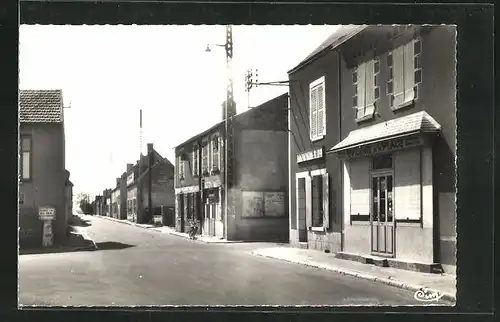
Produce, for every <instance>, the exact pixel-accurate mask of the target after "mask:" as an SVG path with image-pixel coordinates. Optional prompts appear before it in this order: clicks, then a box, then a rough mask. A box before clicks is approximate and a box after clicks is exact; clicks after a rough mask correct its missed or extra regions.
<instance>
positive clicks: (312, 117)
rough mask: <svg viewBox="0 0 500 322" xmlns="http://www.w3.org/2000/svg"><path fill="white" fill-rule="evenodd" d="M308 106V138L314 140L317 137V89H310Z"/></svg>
mask: <svg viewBox="0 0 500 322" xmlns="http://www.w3.org/2000/svg"><path fill="white" fill-rule="evenodd" d="M309 95H310V104H309V123H310V137H311V140H314V139H316V137H317V136H318V116H317V113H318V91H317V88H312V89H311V91H310V94H309Z"/></svg>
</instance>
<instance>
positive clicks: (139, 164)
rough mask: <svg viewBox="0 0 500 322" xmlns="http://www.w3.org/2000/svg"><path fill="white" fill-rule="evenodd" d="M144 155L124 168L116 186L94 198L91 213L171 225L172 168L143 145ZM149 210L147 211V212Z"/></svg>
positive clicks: (167, 162)
mask: <svg viewBox="0 0 500 322" xmlns="http://www.w3.org/2000/svg"><path fill="white" fill-rule="evenodd" d="M147 151H148V153H147V155H142V154H141V156H140V158H139V160H137V161H136V163H135V164H134V163H129V164H127V165H126V169H125V171H124V172H123V173H122V174H121V175H120V176H119V177H117V178H116V185H115V186H114V187H112V188H109V189H105V190H104V191H103V192H102V194H101V195H98V196H96V197H95V201H94V204H95V213H96V214H97V215H101V216H109V217H113V218H116V219H124V220H129V221H131V222H135V223H141V224H144V223H156V224H159V225H165V226H173V225H174V212H175V210H174V207H175V203H174V165H173V164H172V163H171V162H170V161H169V160H168V159H167V158H164V157H163V156H161V155H160V154H159V153H158V152H157V151H156V150H155V149H154V147H153V144H152V143H148V144H147ZM150 209H151V211H150Z"/></svg>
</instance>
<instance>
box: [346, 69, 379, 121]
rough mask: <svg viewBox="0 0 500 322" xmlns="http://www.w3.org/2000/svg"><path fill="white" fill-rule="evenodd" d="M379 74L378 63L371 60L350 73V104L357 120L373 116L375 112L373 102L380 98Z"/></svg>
mask: <svg viewBox="0 0 500 322" xmlns="http://www.w3.org/2000/svg"><path fill="white" fill-rule="evenodd" d="M379 72H380V62H379V60H378V59H373V60H370V61H367V62H364V63H362V64H360V65H358V66H357V67H356V68H355V69H354V71H353V73H352V81H353V86H352V88H353V100H352V103H353V108H354V109H356V119H357V120H361V119H365V118H368V117H370V116H373V114H374V112H375V102H376V100H378V99H379V96H380V89H379V82H378V78H379Z"/></svg>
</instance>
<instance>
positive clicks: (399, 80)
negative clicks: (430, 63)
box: [387, 39, 422, 108]
mask: <svg viewBox="0 0 500 322" xmlns="http://www.w3.org/2000/svg"><path fill="white" fill-rule="evenodd" d="M421 53H422V42H421V40H420V39H414V40H412V41H410V42H409V43H407V44H405V45H403V46H400V47H398V48H396V49H394V50H393V51H392V53H390V54H389V55H388V60H387V66H388V69H389V80H388V82H387V94H388V95H390V99H389V101H390V106H391V107H392V108H398V107H404V106H407V105H408V103H411V102H412V101H413V100H415V99H417V92H418V85H419V84H420V83H421V82H422V66H421V62H420V56H421Z"/></svg>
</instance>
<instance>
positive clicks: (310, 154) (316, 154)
mask: <svg viewBox="0 0 500 322" xmlns="http://www.w3.org/2000/svg"><path fill="white" fill-rule="evenodd" d="M322 157H323V148H319V149H316V150H312V151H307V152H304V153H300V154H298V155H297V163H301V162H306V161H311V160H315V159H320V158H322Z"/></svg>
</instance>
